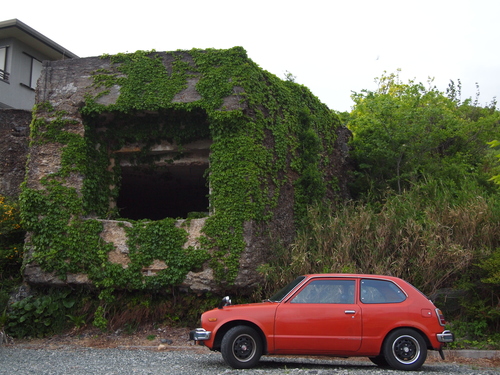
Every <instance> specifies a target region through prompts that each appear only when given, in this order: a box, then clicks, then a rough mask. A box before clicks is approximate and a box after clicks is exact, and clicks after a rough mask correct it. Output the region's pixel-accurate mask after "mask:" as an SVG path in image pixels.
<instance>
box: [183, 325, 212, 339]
mask: <svg viewBox="0 0 500 375" xmlns="http://www.w3.org/2000/svg"><path fill="white" fill-rule="evenodd" d="M211 334H212V332H210V331H207V330H205V329H203V328H196V329H195V330H192V331H190V332H189V339H190V340H194V341H205V340H209V339H210V336H211Z"/></svg>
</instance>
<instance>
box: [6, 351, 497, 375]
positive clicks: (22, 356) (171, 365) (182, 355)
mask: <svg viewBox="0 0 500 375" xmlns="http://www.w3.org/2000/svg"><path fill="white" fill-rule="evenodd" d="M0 374H9V375H11V374H16V375H24V374H44V375H49V374H50V375H55V374H61V375H63V374H64V375H72V374H79V375H86V374H96V375H111V374H120V375H127V374H141V375H146V374H147V375H153V374H162V375H183V374H190V375H192V374H196V375H204V374H206V375H214V374H224V375H237V374H291V375H294V374H301V375H302V374H303V375H306V374H307V375H333V374H335V375H340V374H343V375H344V374H345V375H347V374H349V375H354V374H372V375H373V374H388V375H398V374H401V375H402V374H405V375H408V372H404V371H395V370H387V369H380V368H378V367H376V366H374V365H372V364H371V362H369V361H367V360H361V359H354V358H353V359H347V360H344V359H342V360H340V359H313V358H297V357H266V356H264V357H262V359H261V363H260V365H259V367H257V368H255V369H251V370H234V369H231V368H229V367H228V366H227V365H226V364H225V363H224V362H223V360H222V357H221V355H220V353H213V352H210V351H209V350H208V349H206V348H189V347H184V348H182V347H177V348H175V347H171V348H168V349H166V350H161V351H159V350H153V349H150V350H144V349H135V350H133V349H120V348H111V349H110V348H106V349H102V348H89V347H60V348H55V349H41V348H36V349H30V348H23V347H19V346H16V345H13V346H4V347H0ZM411 374H439V375H451V374H482V375H493V374H500V369H499V368H481V367H478V366H476V365H464V364H457V363H448V362H438V361H435V360H431V361H428V362H427V363H426V364H425V365H424V366H423V367H422V368H421V370H419V371H416V372H413V373H411Z"/></svg>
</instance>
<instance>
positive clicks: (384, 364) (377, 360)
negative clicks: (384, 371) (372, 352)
mask: <svg viewBox="0 0 500 375" xmlns="http://www.w3.org/2000/svg"><path fill="white" fill-rule="evenodd" d="M368 358H369V359H370V361H372V363H374V364H376V365H377V366H378V367H382V368H385V367H389V364H388V363H387V361H386V360H385V357H384V356H383V355H378V356H376V357H368Z"/></svg>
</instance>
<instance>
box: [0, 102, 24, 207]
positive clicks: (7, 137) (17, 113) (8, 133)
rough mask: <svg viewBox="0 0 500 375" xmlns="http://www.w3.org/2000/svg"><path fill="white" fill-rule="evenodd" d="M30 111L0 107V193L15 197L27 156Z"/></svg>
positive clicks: (18, 191)
mask: <svg viewBox="0 0 500 375" xmlns="http://www.w3.org/2000/svg"><path fill="white" fill-rule="evenodd" d="M30 122H31V112H30V111H25V110H20V109H0V155H1V156H0V194H1V195H4V196H7V197H10V198H17V197H18V196H19V193H20V185H21V183H22V182H23V180H24V170H25V167H26V160H27V157H28V144H29V126H30Z"/></svg>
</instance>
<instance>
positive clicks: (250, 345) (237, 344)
mask: <svg viewBox="0 0 500 375" xmlns="http://www.w3.org/2000/svg"><path fill="white" fill-rule="evenodd" d="M256 350H257V345H256V343H255V340H254V339H253V337H252V336H249V335H239V336H237V337H236V338H235V339H234V341H233V354H234V357H235V358H237V359H238V361H240V362H248V361H250V360H251V359H252V358H253V357H254V355H255V351H256Z"/></svg>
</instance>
